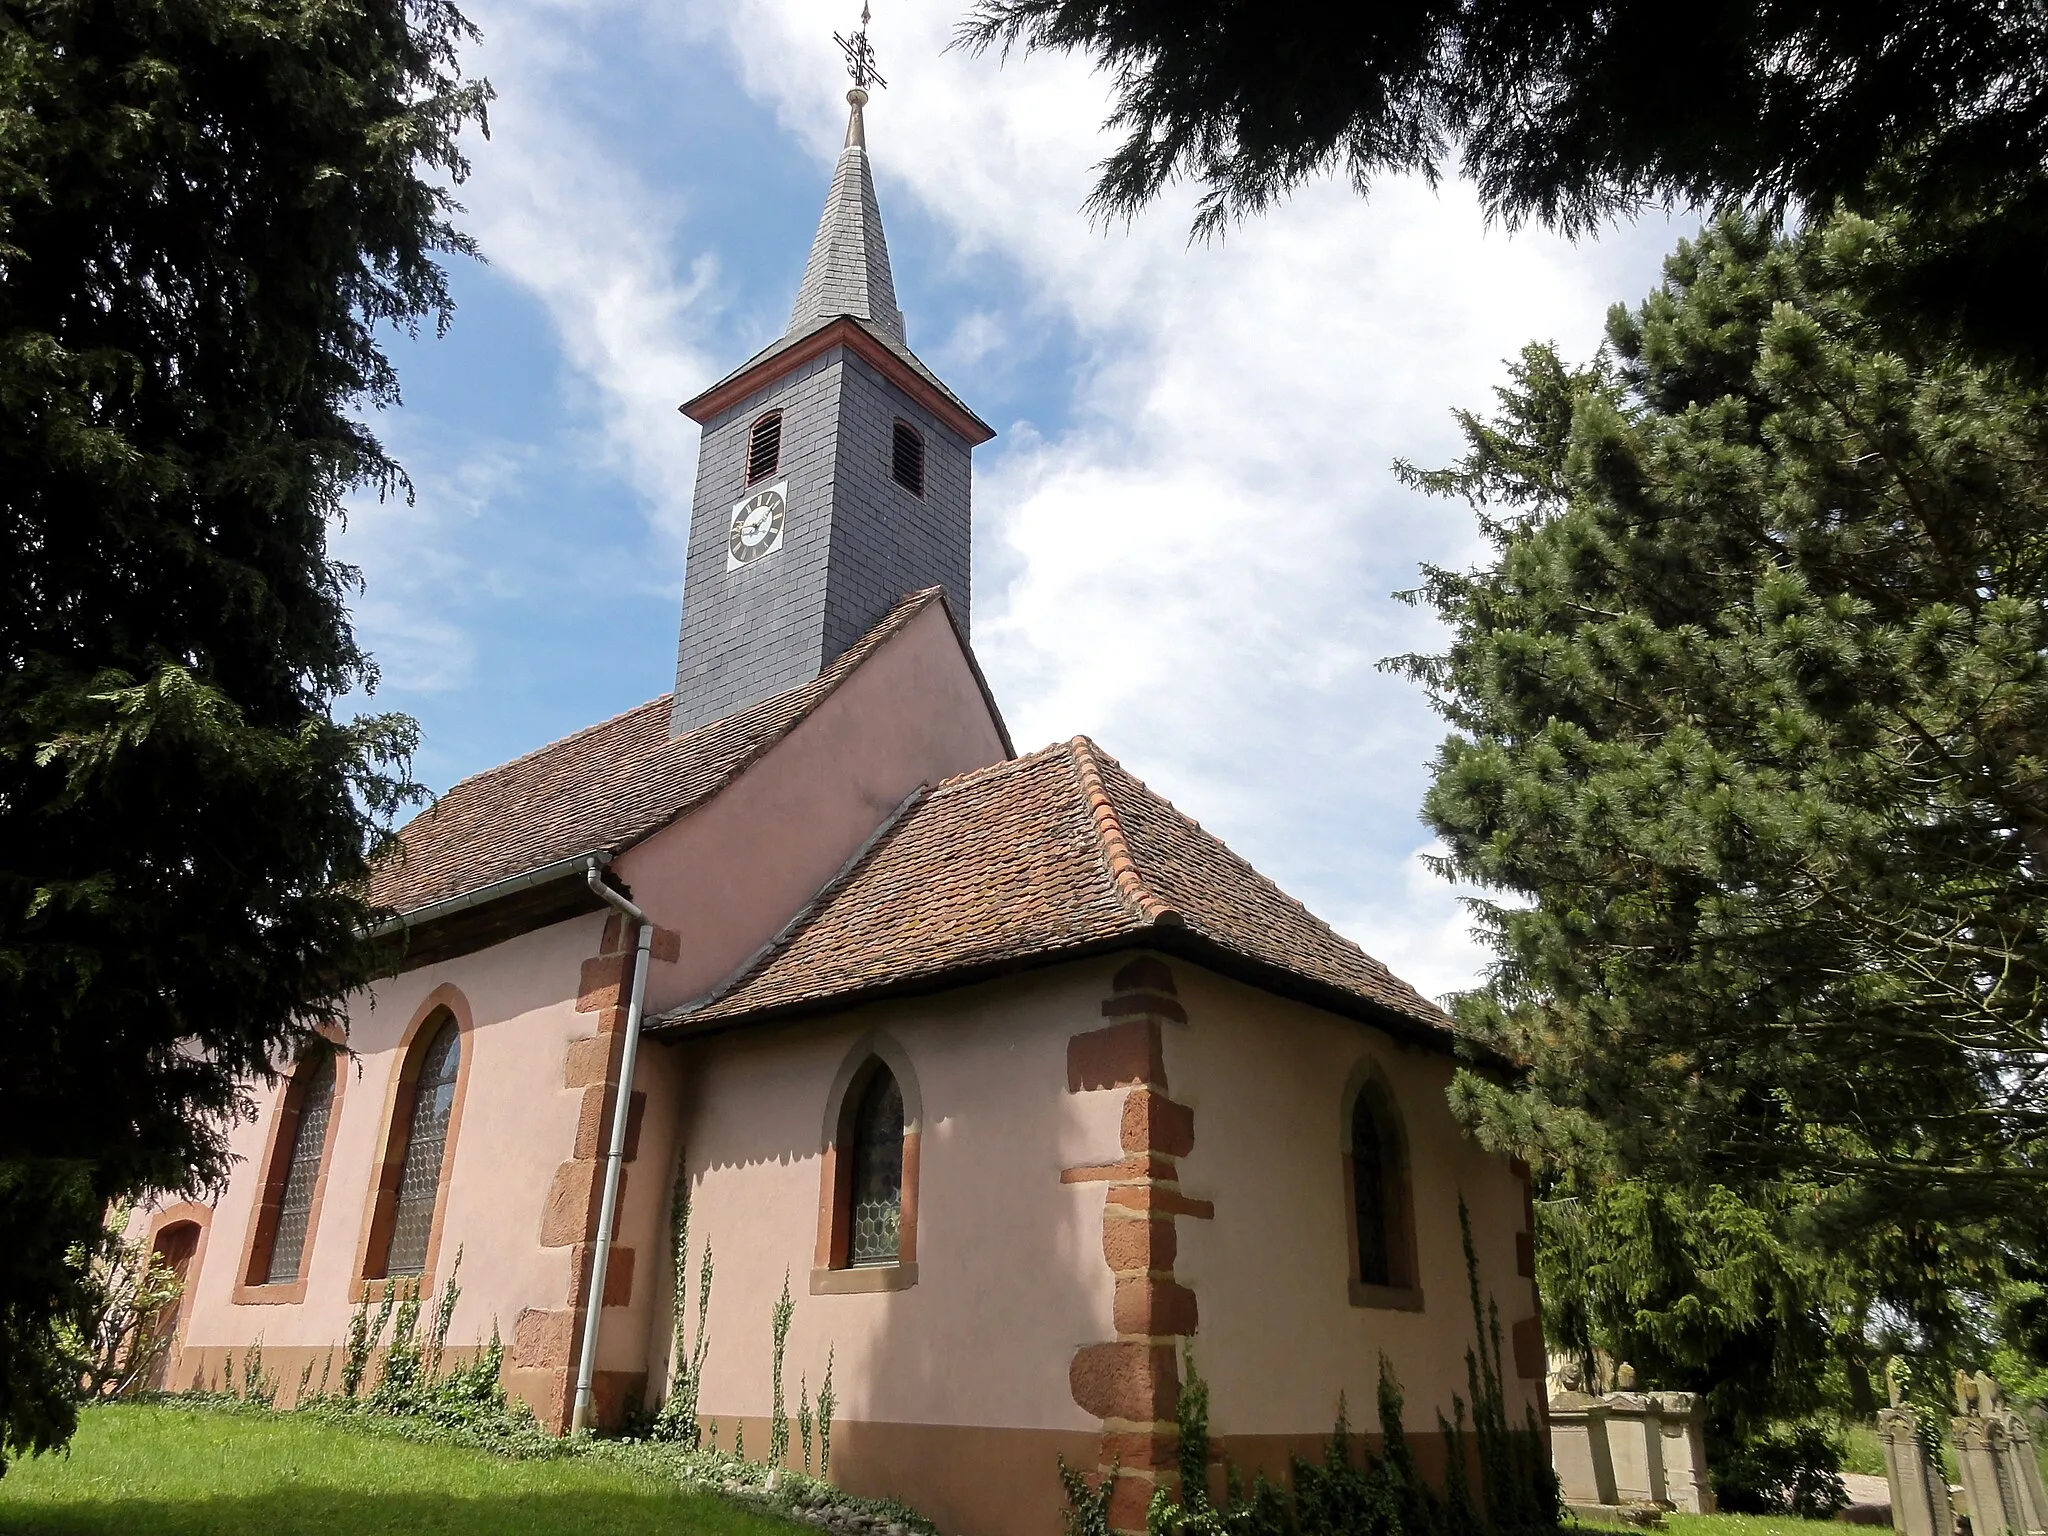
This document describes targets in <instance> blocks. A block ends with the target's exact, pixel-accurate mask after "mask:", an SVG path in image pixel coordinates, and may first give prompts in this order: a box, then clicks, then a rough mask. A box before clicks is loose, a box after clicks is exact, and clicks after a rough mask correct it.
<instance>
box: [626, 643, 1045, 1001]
mask: <svg viewBox="0 0 2048 1536" xmlns="http://www.w3.org/2000/svg"><path fill="white" fill-rule="evenodd" d="M1004 755H1005V754H1004V751H1003V743H1002V738H1001V736H1000V735H999V734H998V732H997V729H996V725H995V722H994V720H993V718H992V717H991V716H990V714H989V709H988V704H987V701H986V700H985V699H984V698H983V696H982V694H981V690H980V688H979V687H978V686H977V684H976V682H975V680H974V673H973V671H972V669H971V668H970V667H969V665H968V662H967V659H966V656H965V654H964V652H963V651H962V650H961V647H960V642H959V639H958V637H957V636H956V635H955V634H954V632H953V626H952V624H951V622H950V621H949V620H948V619H947V617H946V615H945V613H944V611H943V610H942V609H941V608H940V607H939V606H938V604H936V603H934V604H932V605H930V606H928V607H926V608H925V609H924V610H923V611H922V612H920V613H919V614H918V615H917V616H916V617H915V618H914V619H912V620H911V621H910V622H909V623H908V624H907V625H906V626H905V627H904V628H903V629H902V630H901V631H900V632H899V633H898V634H896V635H894V636H892V637H891V638H890V639H889V641H888V642H887V643H886V644H884V645H883V646H882V647H881V648H880V649H879V650H877V651H876V652H875V654H873V655H872V656H870V657H869V658H868V659H867V660H866V661H865V662H864V663H863V664H862V665H861V666H860V668H859V669H858V670H857V671H855V672H854V673H853V675H852V676H851V677H849V678H847V679H846V680H845V681H844V682H843V683H841V684H840V685H839V687H838V689H837V690H836V691H835V692H834V693H833V694H832V696H831V697H830V698H828V699H826V700H825V701H824V703H822V704H820V705H819V706H818V707H817V708H816V709H815V710H813V711H812V713H811V714H810V716H809V717H808V718H806V719H805V720H804V721H803V722H802V723H801V724H799V725H798V726H797V727H796V728H795V729H794V730H792V731H791V732H790V733H789V735H788V736H786V737H784V738H783V739H782V740H781V741H780V742H778V743H777V744H776V746H775V747H774V749H773V750H772V751H770V752H769V753H768V754H767V755H766V756H765V757H763V758H762V759H761V761H759V762H757V763H755V764H754V765H753V766H752V767H751V768H749V769H748V770H747V772H746V773H745V774H744V775H743V776H742V777H741V778H740V779H739V780H738V781H737V782H735V783H733V784H731V785H729V786H728V787H727V788H726V789H725V790H724V791H722V792H721V793H720V794H719V795H717V796H716V797H715V798H714V799H712V800H710V801H708V802H707V803H706V804H704V805H702V806H700V807H699V808H698V809H696V810H695V811H693V812H691V813H690V814H689V815H688V816H686V817H684V818H683V819H682V820H681V821H679V822H677V823H676V824H675V825H674V826H672V827H669V828H667V829H665V830H664V831H662V832H659V833H657V834H656V835H655V836H653V837H651V838H649V839H648V840H647V841H646V842H644V843H642V844H640V845H639V846H638V847H636V848H634V849H632V850H631V851H629V852H627V853H625V854H623V855H622V856H621V857H620V858H619V860H618V863H617V864H616V865H615V866H614V870H615V872H616V874H617V875H618V876H619V877H620V878H621V879H622V880H623V881H624V882H625V883H626V884H627V886H628V887H629V888H630V889H631V890H632V892H633V899H634V900H635V901H637V902H638V903H639V904H640V905H641V906H642V907H643V908H645V909H646V911H647V912H648V913H650V914H651V915H652V916H653V917H654V919H655V921H656V922H658V923H660V924H661V925H662V926H663V927H666V928H673V929H675V930H677V931H678V932H679V933H680V934H682V935H683V944H682V952H681V957H680V959H679V960H678V961H676V962H675V963H674V964H656V965H655V966H654V968H653V970H652V971H651V972H650V973H649V977H648V988H647V1006H648V1009H649V1011H650V1012H659V1011H661V1010H662V1009H665V1008H670V1007H673V1006H675V1005H676V1004H678V1003H682V1002H686V1001H688V1000H690V999H692V998H695V997H698V996H701V995H702V994H704V993H706V992H708V991H710V990H711V989H712V988H713V987H715V986H716V985H717V984H718V983H719V982H721V981H723V980H724V979H725V978H726V977H728V976H730V975H731V974H732V973H733V972H734V971H735V970H737V969H738V968H739V967H740V966H741V965H742V964H744V963H745V962H746V961H747V960H748V959H749V958H750V957H751V956H752V955H754V954H755V953H756V952H757V951H758V950H759V949H760V948H761V946H762V945H763V944H765V943H767V942H768V940H770V939H771V938H773V937H774V936H775V934H776V933H777V932H778V931H780V929H781V928H782V925H783V924H784V923H786V922H787V921H788V920H789V918H790V917H791V916H792V915H793V914H794V913H795V912H796V911H797V910H798V909H799V908H800V907H802V906H803V905H804V903H805V902H807V901H809V900H810V899H811V897H812V896H813V895H815V894H816V893H817V891H818V890H819V889H820V888H821V887H823V886H824V885H825V884H826V882H827V881H829V880H831V879H832V878H833V877H834V876H835V875H836V874H838V873H839V871H840V869H841V868H842V867H843V866H844V865H845V863H846V861H847V860H848V859H850V858H852V857H853V855H854V854H855V853H856V852H858V851H859V849H860V847H861V845H862V844H864V843H865V842H866V841H867V840H868V838H869V837H870V836H871V835H872V834H873V833H874V830H875V828H876V827H878V826H879V825H881V823H882V821H883V819H884V818H885V817H887V816H888V815H889V814H890V813H891V812H892V811H894V810H895V808H896V807H897V806H898V805H899V804H900V803H901V802H902V800H903V798H904V797H905V796H906V795H908V794H909V793H910V792H911V791H912V790H914V789H916V788H917V787H918V786H919V785H921V784H934V783H937V782H938V781H939V780H940V779H945V778H950V777H952V776H953V775H955V774H959V773H965V772H967V771H968V770H970V769H974V768H981V767H985V766H987V765H988V764H990V763H995V762H1000V761H1001V760H1002V759H1003V757H1004Z"/></svg>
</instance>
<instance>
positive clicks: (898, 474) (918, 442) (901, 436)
mask: <svg viewBox="0 0 2048 1536" xmlns="http://www.w3.org/2000/svg"><path fill="white" fill-rule="evenodd" d="M889 472H890V474H891V475H893V476H894V477H895V480H896V483H897V484H898V485H900V486H902V487H903V489H905V490H906V491H908V492H910V494H911V495H913V496H922V495H924V434H923V433H921V432H919V431H918V430H917V428H915V427H913V426H912V425H911V424H910V423H909V422H907V421H899V422H897V423H896V444H895V452H894V453H893V454H892V455H891V463H890V470H889Z"/></svg>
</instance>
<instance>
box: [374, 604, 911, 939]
mask: <svg viewBox="0 0 2048 1536" xmlns="http://www.w3.org/2000/svg"><path fill="white" fill-rule="evenodd" d="M942 600H943V599H942V596H941V593H940V590H939V589H938V588H937V587H931V588H927V589H926V590H925V591H922V592H916V593H912V594H911V595H910V596H908V597H906V598H904V599H903V601H902V602H900V603H898V604H897V605H896V607H895V608H894V609H892V610H891V611H890V613H889V614H888V616H887V617H886V618H884V619H883V620H882V622H881V623H879V624H877V625H876V626H875V627H874V628H873V629H872V630H870V631H869V632H868V634H867V635H866V636H865V637H863V638H862V639H861V641H860V642H859V643H858V644H856V645H855V646H853V647H852V648H851V649H850V650H848V651H847V652H846V653H845V654H844V655H843V656H841V657H840V658H839V659H838V660H837V661H835V662H833V663H832V665H831V666H829V667H827V668H826V669H825V670H824V671H823V672H821V673H819V674H818V675H817V677H815V678H813V679H812V680H811V681H810V682H808V683H805V684H804V685H803V686H801V687H799V688H792V689H790V690H789V691H788V692H786V693H780V694H777V695H776V696H775V697H774V698H771V699H765V700H763V701H762V702H761V703H759V704H756V705H755V706H754V707H753V708H752V709H746V710H742V711H740V712H739V713H738V714H734V715H728V716H727V717H726V718H724V719H723V720H714V721H712V722H711V723H710V724H708V725H703V726H699V727H698V728H697V729H696V730H694V731H691V732H690V733H689V734H688V735H686V736H681V737H677V738H675V739H673V740H672V739H671V738H670V736H669V696H668V695H666V694H664V695H663V696H662V697H661V698H658V699H653V700H650V701H649V702H648V703H645V704H642V705H641V706H640V707H639V708H638V709H630V710H628V711H626V713H625V714H623V715H618V716H615V717H613V718H612V719H610V720H606V721H604V722H603V723H602V724H600V725H593V726H590V727H588V728H586V729H584V730H581V731H578V732H577V733H576V734H575V735H573V736H565V737H563V738H562V740H560V741H557V742H554V743H553V744H551V745H549V746H545V747H542V748H541V749H540V750H539V751H536V752H529V753H527V754H526V755H525V756H524V757H517V758H514V759H513V760H512V761H511V762H509V763H505V764H503V765H501V766H499V767H496V768H493V769H490V770H489V771H488V772H485V773H480V774H477V775H476V776H475V777H473V778H468V779H464V780H463V781H462V782H461V783H459V784H457V785H456V786H455V787H454V788H453V789H451V790H449V791H448V793H447V794H445V795H443V796H442V797H441V798H440V799H439V800H438V801H436V802H435V803H434V805H433V806H432V807H431V808H429V809H428V810H425V811H422V812H421V813H420V814H419V815H418V816H416V817H414V818H413V820H412V821H411V822H410V823H408V824H407V825H406V827H405V829H404V830H403V831H401V832H400V833H399V834H398V838H399V847H398V849H397V850H396V851H395V852H394V853H393V854H392V855H390V856H389V857H387V858H385V859H384V860H382V861H380V863H379V864H378V866H377V870H376V872H375V874H374V875H373V876H372V878H371V884H370V889H369V892H368V899H369V901H370V903H371V905H372V906H379V907H389V908H393V909H395V910H396V911H399V912H412V911H417V910H418V909H419V908H421V907H424V906H426V905H427V904H429V903H430V902H436V901H441V900H444V899H446V898H448V897H451V896H460V895H463V894H465V893H467V892H470V891H474V890H479V889H481V888H483V887H485V886H488V885H493V884H495V883H496V882H498V881H500V880H509V879H511V878H513V877H514V876H517V875H523V874H525V873H527V872H528V871H530V870H534V869H538V868H540V867H541V866H543V865H546V864H549V863H552V862H553V861H555V860H557V859H566V858H573V857H574V856H576V855H577V854H581V853H589V852H592V851H595V850H599V849H602V850H606V851H609V852H614V853H615V852H618V851H619V850H621V849H623V848H626V847H628V846H630V845H631V844H633V843H636V842H638V841H639V840H640V839H641V838H643V837H646V836H647V835H648V834H650V833H652V832H655V831H657V830H659V829H660V828H661V827H663V826H665V825H666V824H667V823H669V822H670V821H673V820H674V819H675V818H676V817H677V816H680V815H681V814H682V813H683V812H685V811H687V810H689V809H690V808H691V807H693V806H696V805H698V804H701V803H702V802H703V801H705V800H707V799H709V798H710V797H711V796H712V795H713V794H715V793H717V791H718V790H719V789H720V788H722V787H723V786H724V785H725V784H726V783H728V782H729V781H730V780H731V779H732V778H733V777H734V776H735V775H737V774H738V773H739V772H740V770H741V769H743V768H745V767H746V766H747V764H749V763H751V762H753V761H754V759H755V758H757V757H759V756H760V755H761V753H763V752H765V751H766V750H767V749H768V748H769V747H771V746H773V745H774V744H775V743H776V742H778V741H780V740H781V739H782V738H783V737H784V736H786V735H787V734H788V733H789V732H790V730H791V729H793V728H794V727H795V726H796V725H797V723H798V722H800V721H801V720H802V719H803V718H804V717H805V716H806V715H808V714H809V713H810V712H811V711H812V710H814V709H816V708H817V707H818V705H819V704H821V703H822V702H824V700H825V699H826V698H828V697H830V695H831V693H832V691H833V690H834V689H835V688H837V687H838V686H839V685H840V683H842V682H844V681H845V680H846V678H847V677H848V676H849V675H850V674H851V673H852V672H853V671H854V669H855V668H857V667H858V666H860V664H861V663H862V662H863V661H865V660H866V659H867V658H868V657H869V656H870V655H872V654H873V653H874V652H875V650H876V649H877V648H879V647H880V646H881V644H882V642H884V641H885V640H887V639H888V638H889V637H890V636H892V635H894V634H895V633H896V632H897V631H898V630H900V629H902V628H903V627H904V625H906V624H908V623H909V622H910V620H911V619H912V618H914V617H915V616H916V615H917V614H918V613H919V612H921V611H922V610H923V609H925V608H926V607H928V606H930V605H931V604H932V603H935V602H940V601H942Z"/></svg>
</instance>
